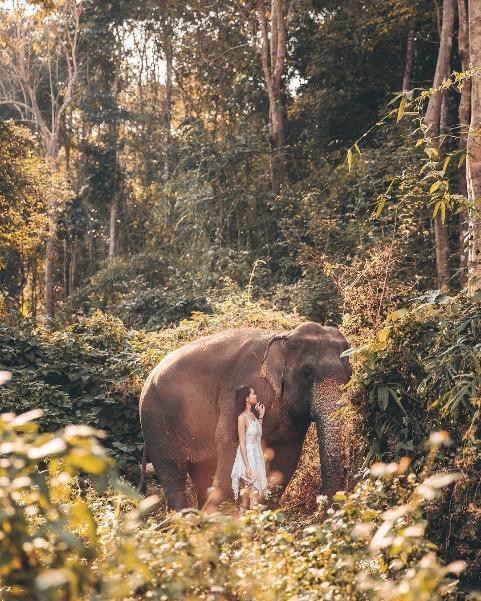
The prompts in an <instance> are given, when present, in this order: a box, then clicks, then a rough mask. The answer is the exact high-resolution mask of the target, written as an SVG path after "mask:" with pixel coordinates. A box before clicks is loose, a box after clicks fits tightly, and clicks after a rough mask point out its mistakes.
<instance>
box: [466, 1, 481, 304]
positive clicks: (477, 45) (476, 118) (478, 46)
mask: <svg viewBox="0 0 481 601" xmlns="http://www.w3.org/2000/svg"><path fill="white" fill-rule="evenodd" d="M469 53H470V62H471V63H472V65H473V67H475V68H478V69H479V68H480V67H481V2H478V1H473V0H471V1H470V2H469ZM480 128H481V81H480V78H479V76H478V77H474V78H473V80H472V90H471V124H470V127H469V134H468V141H467V150H468V154H467V159H466V176H467V186H468V200H469V201H470V202H471V203H472V208H470V210H469V221H470V224H469V225H470V229H471V238H472V239H471V244H470V248H469V258H468V289H469V292H470V293H471V294H474V293H475V292H476V291H477V290H480V289H481V138H480V136H479V130H480Z"/></svg>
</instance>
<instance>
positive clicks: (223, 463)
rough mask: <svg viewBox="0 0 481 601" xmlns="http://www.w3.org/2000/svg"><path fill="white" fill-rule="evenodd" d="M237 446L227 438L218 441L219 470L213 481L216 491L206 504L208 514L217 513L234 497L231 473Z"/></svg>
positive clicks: (217, 469) (216, 471)
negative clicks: (218, 509) (221, 506)
mask: <svg viewBox="0 0 481 601" xmlns="http://www.w3.org/2000/svg"><path fill="white" fill-rule="evenodd" d="M237 445H238V443H237V442H236V441H233V440H231V439H230V438H227V437H222V438H220V439H218V442H217V468H216V470H215V475H214V481H213V486H214V488H215V491H214V493H213V494H212V495H211V497H210V499H209V500H208V502H207V504H206V507H205V510H206V512H207V513H211V512H213V511H217V507H218V505H219V503H221V502H222V501H224V500H226V499H230V498H232V497H233V492H232V479H231V473H232V466H233V465H234V459H235V454H236V452H237Z"/></svg>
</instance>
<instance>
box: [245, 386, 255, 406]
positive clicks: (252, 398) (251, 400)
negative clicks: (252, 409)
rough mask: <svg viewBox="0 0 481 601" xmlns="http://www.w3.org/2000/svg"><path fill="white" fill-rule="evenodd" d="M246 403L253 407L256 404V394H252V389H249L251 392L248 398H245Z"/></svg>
mask: <svg viewBox="0 0 481 601" xmlns="http://www.w3.org/2000/svg"><path fill="white" fill-rule="evenodd" d="M246 401H247V402H248V403H249V404H250V405H255V404H256V403H257V396H256V393H255V392H254V389H253V388H251V391H250V393H249V396H248V397H247V399H246Z"/></svg>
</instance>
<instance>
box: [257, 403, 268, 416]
mask: <svg viewBox="0 0 481 601" xmlns="http://www.w3.org/2000/svg"><path fill="white" fill-rule="evenodd" d="M256 409H257V411H258V412H259V419H262V418H263V417H264V413H265V412H266V408H265V406H264V405H263V404H262V403H257V404H256Z"/></svg>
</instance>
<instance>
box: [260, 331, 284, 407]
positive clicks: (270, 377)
mask: <svg viewBox="0 0 481 601" xmlns="http://www.w3.org/2000/svg"><path fill="white" fill-rule="evenodd" d="M288 335H289V333H286V334H274V336H272V338H270V340H269V342H268V343H267V347H266V350H265V352H264V357H263V359H262V362H261V369H260V376H261V377H262V378H264V379H265V380H267V381H268V382H269V384H270V385H271V386H272V388H273V390H274V397H275V398H277V399H282V393H283V389H284V368H285V363H286V361H285V349H284V345H285V340H286V338H287V336H288ZM274 343H276V344H274Z"/></svg>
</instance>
